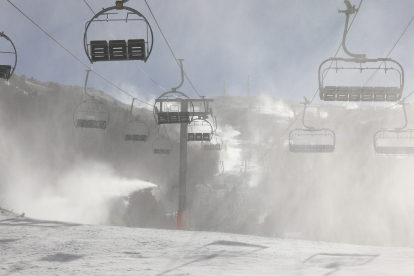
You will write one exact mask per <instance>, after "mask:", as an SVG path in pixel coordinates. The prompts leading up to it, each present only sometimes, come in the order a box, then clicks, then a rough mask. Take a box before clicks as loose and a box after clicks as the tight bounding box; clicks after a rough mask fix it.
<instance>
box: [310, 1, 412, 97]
mask: <svg viewBox="0 0 414 276" xmlns="http://www.w3.org/2000/svg"><path fill="white" fill-rule="evenodd" d="M345 4H346V6H347V9H346V10H339V13H345V15H346V21H345V29H344V34H343V39H342V48H343V49H344V51H345V53H346V54H347V55H349V56H350V57H351V58H329V59H327V60H325V61H324V62H322V63H321V65H320V66H319V70H318V78H319V96H320V99H321V100H324V101H371V102H372V101H378V102H384V101H388V102H396V101H399V100H400V99H401V97H402V93H403V90H404V69H403V67H402V66H401V64H400V63H398V62H397V61H395V60H393V59H391V58H377V59H368V58H366V55H365V54H352V53H351V52H349V51H348V49H347V48H346V46H345V41H346V35H347V33H348V23H349V15H350V14H354V13H355V12H356V11H358V9H356V8H355V6H352V5H351V3H350V1H349V0H345ZM327 62H330V63H331V65H329V67H327V68H325V67H324V64H325V63H327ZM379 62H380V65H379V66H369V65H368V66H365V64H367V63H368V64H372V63H379ZM333 63H334V65H332V64H333ZM338 63H339V64H338ZM341 63H349V64H355V66H354V67H352V66H344V65H345V64H343V65H341ZM387 63H388V65H387ZM363 64H364V66H365V67H364V66H363ZM390 64H394V65H396V68H394V67H390V66H389V65H390ZM322 68H324V69H322ZM329 70H335V72H336V73H338V71H341V70H351V71H353V72H358V71H359V72H360V73H362V72H363V71H364V70H375V71H377V70H379V71H384V73H387V71H393V72H396V73H398V75H399V87H398V86H376V87H366V86H325V85H324V78H325V76H326V74H327V73H328V71H329Z"/></svg>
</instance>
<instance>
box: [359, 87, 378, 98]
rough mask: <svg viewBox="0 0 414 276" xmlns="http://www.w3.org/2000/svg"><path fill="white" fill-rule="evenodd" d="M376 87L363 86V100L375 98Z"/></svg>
mask: <svg viewBox="0 0 414 276" xmlns="http://www.w3.org/2000/svg"><path fill="white" fill-rule="evenodd" d="M375 92H376V89H375V88H374V87H362V89H361V101H363V102H372V101H373V100H374V94H375Z"/></svg>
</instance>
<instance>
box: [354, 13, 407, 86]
mask: <svg viewBox="0 0 414 276" xmlns="http://www.w3.org/2000/svg"><path fill="white" fill-rule="evenodd" d="M413 20H414V16H413V18H411V21H410V23H408V25H407V27H406V28H405V30H404V32H403V33H402V34H401V36H400V38H399V39H398V40H397V42H396V43H395V45H394V47H392V49H391V51H390V52H389V53H388V55H387V56H386V58H388V56H389V55H390V54H391V52H392V51H393V50H394V48H395V47H396V46H397V44H398V42H400V40H401V38H402V37H403V36H404V34H405V32H406V31H407V29H408V27H410V25H411V23H412V22H413ZM383 64H384V61H383V62H381V64H380V66H379V67H378V69H379V68H380V67H381V66H382V65H383ZM378 69H377V70H375V71H374V73H373V74H372V76H371V77H369V79H368V80H367V81H366V82H365V83H364V85H363V86H362V87H364V86H365V85H366V84H367V83H368V82H369V81H370V80H371V78H372V77H373V76H374V75H375V73H377V72H378Z"/></svg>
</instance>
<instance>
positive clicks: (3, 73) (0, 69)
mask: <svg viewBox="0 0 414 276" xmlns="http://www.w3.org/2000/svg"><path fill="white" fill-rule="evenodd" d="M11 69H12V67H11V65H0V79H8V78H9V77H10V72H11Z"/></svg>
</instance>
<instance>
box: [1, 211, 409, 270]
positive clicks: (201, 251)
mask: <svg viewBox="0 0 414 276" xmlns="http://www.w3.org/2000/svg"><path fill="white" fill-rule="evenodd" d="M0 275H209V276H213V275H238V276H240V275H335V276H339V275H375V276H378V275H411V276H412V275H414V248H398V247H371V246H357V245H348V244H335V243H323V242H314V241H303V240H289V239H276V238H265V237H256V236H247V235H235V234H226V233H212V232H191V231H188V232H185V231H168V230H158V229H143V228H126V227H111V226H97V225H82V224H75V223H64V222H57V221H44V220H35V219H30V218H22V217H19V216H18V215H16V214H14V213H10V212H5V211H3V212H2V213H0Z"/></svg>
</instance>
